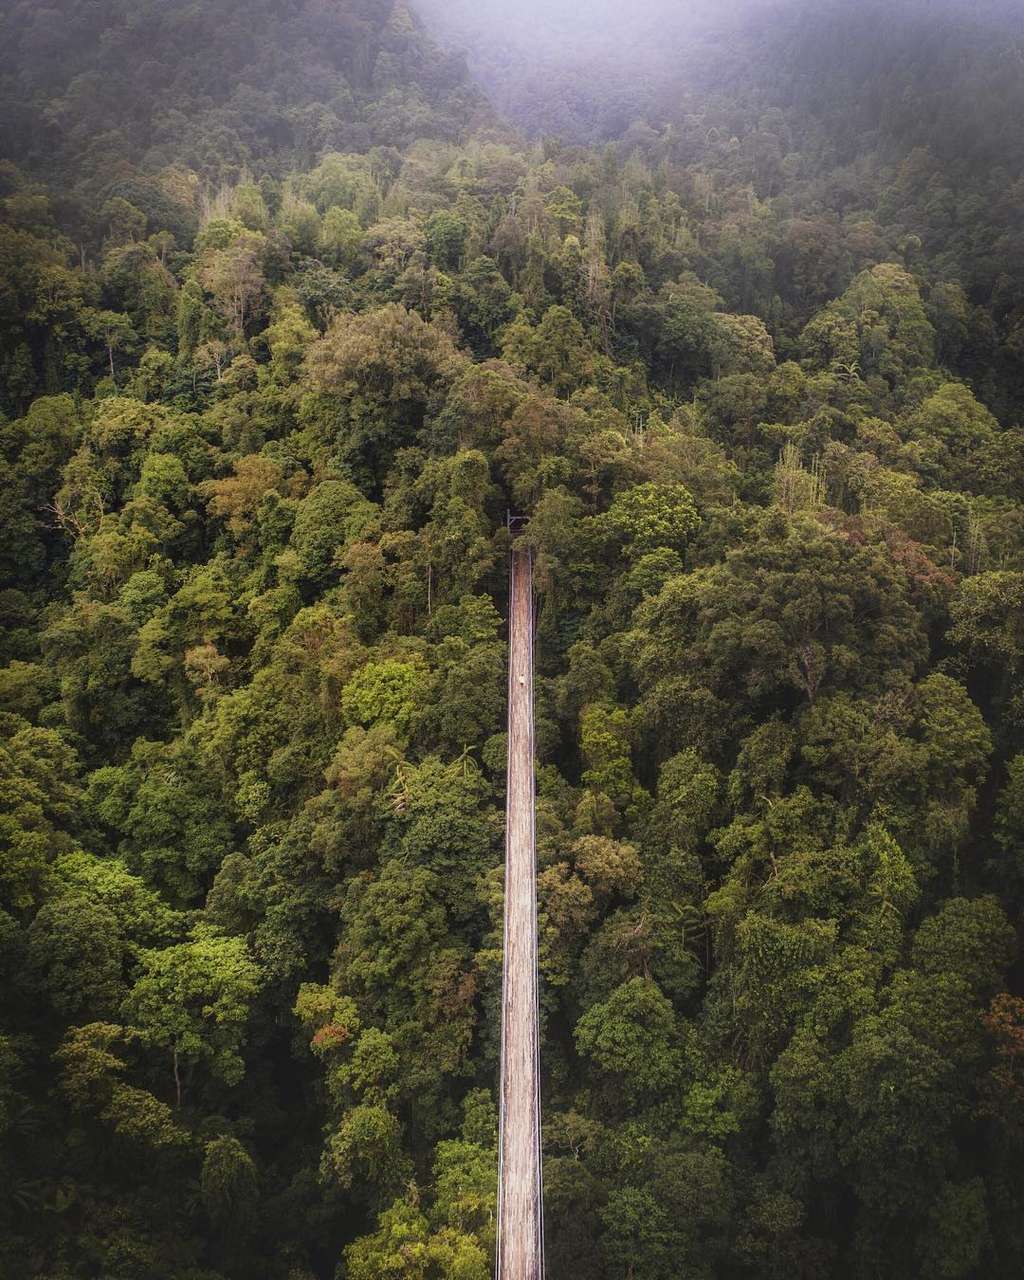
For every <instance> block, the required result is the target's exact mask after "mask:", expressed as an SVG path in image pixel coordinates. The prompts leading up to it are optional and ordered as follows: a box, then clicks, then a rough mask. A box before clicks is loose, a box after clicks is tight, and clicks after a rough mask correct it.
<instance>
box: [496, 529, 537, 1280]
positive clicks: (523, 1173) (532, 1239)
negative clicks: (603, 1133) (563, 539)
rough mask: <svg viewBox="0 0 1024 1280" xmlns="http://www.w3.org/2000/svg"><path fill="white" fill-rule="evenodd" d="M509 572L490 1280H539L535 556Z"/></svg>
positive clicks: (520, 557) (524, 556) (519, 559)
mask: <svg viewBox="0 0 1024 1280" xmlns="http://www.w3.org/2000/svg"><path fill="white" fill-rule="evenodd" d="M511 574H512V577H511V601H510V607H509V679H508V799H507V808H506V828H505V956H504V969H503V975H502V1003H501V1096H500V1107H499V1121H500V1127H501V1129H500V1138H499V1147H498V1151H499V1154H498V1257H497V1269H496V1275H497V1280H543V1276H544V1208H543V1179H542V1171H541V1129H540V1033H539V1026H538V1024H539V1012H538V1004H537V856H536V840H535V835H534V765H533V761H534V745H533V562H532V559H531V556H530V553H529V552H527V551H514V552H513V553H512V565H511Z"/></svg>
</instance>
